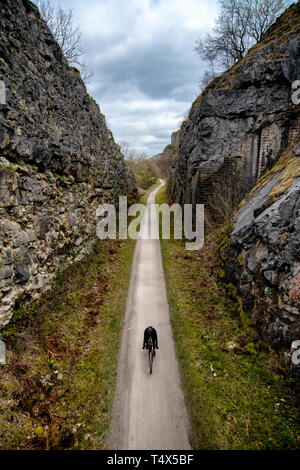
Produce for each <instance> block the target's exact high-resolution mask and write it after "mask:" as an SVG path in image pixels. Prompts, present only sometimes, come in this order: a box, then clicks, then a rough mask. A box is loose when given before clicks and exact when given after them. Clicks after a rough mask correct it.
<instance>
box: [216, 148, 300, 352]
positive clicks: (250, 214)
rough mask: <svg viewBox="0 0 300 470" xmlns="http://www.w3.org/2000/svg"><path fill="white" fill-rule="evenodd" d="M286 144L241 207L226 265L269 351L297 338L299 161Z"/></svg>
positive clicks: (299, 303) (299, 322)
mask: <svg viewBox="0 0 300 470" xmlns="http://www.w3.org/2000/svg"><path fill="white" fill-rule="evenodd" d="M298 148H299V143H298V144H297V145H296V144H291V145H290V146H289V147H288V149H287V151H286V152H285V153H284V154H283V155H282V156H281V157H280V159H279V161H278V163H277V164H276V165H275V166H274V168H273V169H272V170H271V172H270V173H269V174H266V175H265V177H263V178H261V180H260V181H259V183H258V184H257V185H256V186H255V187H254V188H253V190H252V191H251V193H250V194H249V195H248V196H247V198H246V199H245V200H244V201H243V203H242V204H241V206H242V207H241V208H240V209H239V211H238V213H237V215H236V217H235V220H234V229H233V232H232V235H231V241H230V249H229V252H228V255H227V259H226V262H225V271H226V277H227V281H229V282H234V283H235V284H236V285H237V287H238V292H239V295H240V297H241V299H242V306H243V309H244V311H248V312H251V316H252V320H253V324H254V325H255V326H256V328H257V329H258V331H259V332H260V333H261V335H262V337H263V338H264V339H266V340H268V341H271V342H272V343H273V345H274V346H278V347H281V346H290V344H291V342H292V341H294V340H297V339H299V338H300V230H299V229H300V157H299V156H297V153H298V151H297V149H298Z"/></svg>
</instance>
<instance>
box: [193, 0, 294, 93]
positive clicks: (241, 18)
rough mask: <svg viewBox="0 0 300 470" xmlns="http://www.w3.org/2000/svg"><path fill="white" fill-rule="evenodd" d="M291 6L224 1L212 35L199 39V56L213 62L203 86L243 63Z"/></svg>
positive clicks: (274, 1) (282, 1)
mask: <svg viewBox="0 0 300 470" xmlns="http://www.w3.org/2000/svg"><path fill="white" fill-rule="evenodd" d="M289 3H291V2H290V1H288V0H220V6H221V12H220V15H219V17H218V19H217V22H216V26H215V27H214V28H213V30H212V33H209V34H207V35H206V37H205V38H204V39H201V38H198V39H197V40H196V46H195V50H196V52H197V54H199V56H200V57H201V58H202V59H204V60H205V61H206V62H208V63H209V70H208V71H206V72H205V74H206V75H205V76H204V77H203V80H202V81H203V83H202V84H203V85H205V84H206V83H207V82H208V80H209V79H210V78H214V77H215V76H216V75H218V74H219V73H221V72H223V71H224V70H226V69H228V68H229V67H231V66H232V65H234V64H235V63H237V62H238V61H239V60H241V59H242V58H243V57H244V56H245V54H246V53H247V51H248V49H249V47H250V46H252V45H253V44H254V43H255V42H258V41H260V40H261V39H262V37H263V35H264V34H265V33H266V31H267V29H268V28H269V27H270V25H271V24H272V23H273V22H274V21H275V20H276V18H277V17H278V16H279V15H280V14H281V13H282V12H283V10H284V9H285V8H286V7H287V6H288V4H289Z"/></svg>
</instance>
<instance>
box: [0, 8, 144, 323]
mask: <svg viewBox="0 0 300 470" xmlns="http://www.w3.org/2000/svg"><path fill="white" fill-rule="evenodd" d="M0 31H1V42H0V80H2V81H3V82H4V83H5V88H6V99H5V104H0V149H1V150H0V157H1V158H0V252H1V254H0V302H1V305H0V325H4V324H6V323H7V322H8V321H9V319H10V317H11V315H12V309H13V307H14V305H15V304H16V302H17V303H19V302H20V301H22V299H25V298H29V297H32V296H33V297H35V296H37V295H39V293H40V292H41V291H42V290H43V289H44V288H45V287H46V286H49V281H50V280H51V279H52V278H53V277H54V276H55V273H56V271H57V270H58V269H59V268H61V267H62V266H64V265H67V264H69V263H70V262H72V261H73V260H74V259H79V258H80V257H81V256H83V255H84V254H85V253H86V252H88V251H89V250H90V248H91V246H92V245H93V241H94V239H95V225H96V220H95V211H96V207H97V206H98V205H99V203H101V202H104V201H105V202H116V201H117V198H118V195H119V194H122V195H126V194H127V195H128V196H129V198H130V199H132V200H133V199H134V198H135V197H136V194H137V188H136V184H135V180H134V177H133V175H132V173H131V171H130V170H129V169H128V168H127V166H126V165H125V162H124V159H123V156H122V155H121V153H120V148H119V146H118V145H116V144H115V142H114V139H113V136H112V133H111V132H110V130H109V129H108V128H107V126H106V123H105V118H104V116H103V114H101V112H100V110H99V107H98V105H97V104H96V103H95V101H94V100H93V99H92V98H91V97H90V96H89V95H88V94H87V92H86V88H85V85H84V83H83V81H82V80H81V78H80V75H79V72H78V71H77V70H76V69H75V68H72V67H69V65H68V63H67V61H66V60H65V58H64V57H63V55H62V52H61V50H60V48H59V46H58V44H57V43H56V41H55V40H54V38H53V36H52V34H51V32H50V30H49V29H48V27H47V26H46V24H45V23H44V21H43V20H42V19H41V17H40V14H39V11H38V9H37V7H36V6H35V5H33V4H32V3H31V2H29V1H27V0H2V1H1V15H0Z"/></svg>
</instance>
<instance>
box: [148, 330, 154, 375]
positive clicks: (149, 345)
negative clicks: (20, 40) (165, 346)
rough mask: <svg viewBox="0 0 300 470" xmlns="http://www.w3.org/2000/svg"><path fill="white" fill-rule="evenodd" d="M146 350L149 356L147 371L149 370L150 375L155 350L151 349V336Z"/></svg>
mask: <svg viewBox="0 0 300 470" xmlns="http://www.w3.org/2000/svg"><path fill="white" fill-rule="evenodd" d="M147 349H148V354H149V369H150V374H152V364H153V358H154V356H155V349H154V348H153V341H152V337H151V336H150V337H149V339H148V343H147Z"/></svg>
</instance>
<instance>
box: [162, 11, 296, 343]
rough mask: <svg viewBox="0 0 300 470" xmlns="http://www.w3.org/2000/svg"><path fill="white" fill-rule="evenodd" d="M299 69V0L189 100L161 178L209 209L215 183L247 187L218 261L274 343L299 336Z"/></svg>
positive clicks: (175, 193)
mask: <svg viewBox="0 0 300 470" xmlns="http://www.w3.org/2000/svg"><path fill="white" fill-rule="evenodd" d="M299 79H300V4H299V2H298V3H296V4H294V5H292V6H291V7H290V8H289V9H288V10H287V11H286V12H285V13H284V14H283V15H282V16H281V17H280V18H279V19H278V20H277V21H276V23H275V24H274V25H273V26H272V27H271V28H270V29H269V31H268V32H267V34H266V35H265V37H264V39H263V40H262V41H261V42H260V43H259V44H257V45H255V46H254V47H252V48H251V49H250V51H249V52H248V54H247V56H246V57H245V58H244V59H243V60H242V61H241V62H239V63H238V64H236V65H235V66H234V67H232V68H231V69H230V70H229V71H227V72H225V73H224V74H223V75H222V76H221V77H218V78H217V79H215V80H214V81H213V82H212V83H211V84H210V85H209V86H208V87H207V88H206V90H204V92H203V93H202V94H201V95H200V96H199V97H198V98H197V99H196V100H195V101H194V103H193V105H192V107H191V110H190V113H189V117H188V119H187V120H186V121H184V122H183V124H182V127H181V131H180V135H179V155H178V159H177V160H176V161H173V168H172V170H171V173H170V178H169V181H168V190H169V196H170V197H171V198H172V199H173V200H175V201H177V202H180V203H182V204H183V203H204V205H205V211H208V212H209V213H210V212H211V215H214V214H213V211H216V207H215V206H216V204H218V201H219V200H220V198H217V197H216V196H215V197H214V195H215V193H216V190H217V191H219V192H220V193H221V195H222V194H223V188H224V193H226V190H227V189H226V188H227V187H228V186H229V185H231V184H233V185H236V187H237V188H238V190H239V196H240V198H242V196H243V194H246V193H248V192H249V191H250V190H251V189H252V188H253V187H254V189H253V191H252V192H251V193H250V196H249V197H247V198H246V199H245V200H244V201H243V203H242V206H243V207H241V208H240V210H239V211H238V214H237V217H236V219H235V221H234V229H233V233H232V236H231V240H230V243H229V245H230V251H229V253H228V254H227V258H226V259H225V271H226V278H227V280H228V281H230V282H234V283H235V284H236V285H237V286H238V292H239V295H240V297H241V300H242V305H243V308H244V310H246V311H248V312H251V315H252V318H253V322H254V324H255V325H256V327H257V329H258V330H259V331H260V333H261V334H262V336H263V338H264V339H267V340H270V341H271V342H272V343H273V344H274V345H276V346H281V345H283V344H285V345H290V342H291V341H292V340H297V339H299V338H300V316H299V315H300V304H299V299H300V270H299V259H300V253H299V246H300V239H299V228H300V226H299V210H300V206H299V204H300V199H299V196H300V194H299V188H300V186H299V177H300V160H299V158H300V157H299V155H300V149H299V135H300V106H299V105H296V104H294V103H293V100H292V94H293V89H292V83H293V82H294V81H296V80H299ZM274 165H275V166H274ZM268 172H269V173H268Z"/></svg>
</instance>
